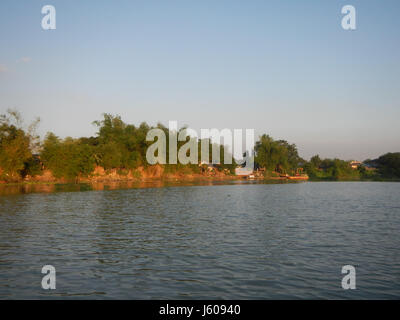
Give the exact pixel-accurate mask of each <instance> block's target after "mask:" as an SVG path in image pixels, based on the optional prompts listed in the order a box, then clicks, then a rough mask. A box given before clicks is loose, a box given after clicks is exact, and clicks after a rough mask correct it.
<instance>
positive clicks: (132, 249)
mask: <svg viewBox="0 0 400 320" xmlns="http://www.w3.org/2000/svg"><path fill="white" fill-rule="evenodd" d="M2 188H3V189H2V192H0V298H1V299H32V298H39V299H58V298H79V299H81V298H90V299H110V298H112V299H114V298H119V299H399V298H400V238H399V231H400V183H380V182H318V183H317V182H307V183H291V184H262V183H243V182H234V183H230V184H222V185H221V184H216V185H193V186H161V187H160V186H154V187H152V186H151V185H148V186H147V188H122V189H118V188H110V189H112V190H100V191H93V190H92V188H86V189H85V188H83V189H82V188H81V189H80V190H81V191H76V188H75V189H74V188H72V189H73V190H75V192H68V191H70V190H64V189H62V188H58V189H57V190H54V188H53V189H51V188H50V190H47V191H48V192H42V193H29V192H28V193H24V192H23V191H20V190H19V189H18V188H20V187H17V189H18V190H19V191H18V190H17V192H16V191H15V188H16V187H15V186H14V187H10V188H14V189H13V190H14V191H12V192H11V191H10V192H7V189H6V188H7V187H2ZM70 189H71V188H70ZM106 189H107V188H106ZM84 190H91V191H84ZM45 191H46V190H45ZM53 191H56V192H53ZM44 265H52V266H54V267H55V269H56V289H55V290H44V289H42V287H41V281H42V277H43V276H44V274H42V273H41V270H42V267H43V266H44ZM344 265H352V266H354V267H355V270H356V289H355V290H344V289H343V288H342V285H341V282H342V277H343V276H345V275H343V274H342V273H341V270H342V267H343V266H344Z"/></svg>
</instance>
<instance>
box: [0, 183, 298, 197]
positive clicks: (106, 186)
mask: <svg viewBox="0 0 400 320" xmlns="http://www.w3.org/2000/svg"><path fill="white" fill-rule="evenodd" d="M264 183H268V184H282V183H299V182H293V181H282V180H275V181H254V180H253V181H251V180H250V181H248V180H221V181H218V180H193V181H178V180H176V181H173V180H148V181H115V182H93V183H63V184H57V183H56V184H53V183H30V184H29V183H27V184H3V185H2V184H0V196H6V195H17V194H27V193H52V192H74V191H100V190H118V189H133V188H139V189H142V188H161V187H172V186H213V185H221V184H223V185H229V184H264Z"/></svg>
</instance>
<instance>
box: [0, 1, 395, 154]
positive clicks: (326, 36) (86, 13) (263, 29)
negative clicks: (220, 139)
mask: <svg viewBox="0 0 400 320" xmlns="http://www.w3.org/2000/svg"><path fill="white" fill-rule="evenodd" d="M47 4H51V5H53V6H54V7H55V8H56V18H57V29H56V30H48V31H45V30H42V28H41V19H42V17H43V15H42V14H41V8H42V6H44V5H47ZM346 4H351V5H353V6H354V7H355V8H356V14H357V30H355V31H345V30H343V29H342V27H341V18H342V14H341V8H342V6H344V5H346ZM399 57H400V2H399V1H396V0H393V1H389V0H383V1H377V0H375V1H368V0H363V1H356V0H348V1H337V0H318V1H317V0H307V1H306V0H303V1H294V0H293V1H289V0H282V1H266V0H263V1H256V0H249V1H236V0H230V1H224V0H219V1H211V0H210V1H208V0H202V1H200V0H191V1H187V0H186V1H183V0H180V1H176V0H163V1H153V0H148V1H144V0H143V1H57V0H48V1H34V0H29V1H28V0H25V1H8V0H2V1H1V2H0V113H4V112H5V111H6V109H8V108H17V109H18V110H19V111H21V112H22V114H23V115H24V118H25V119H26V120H27V122H29V121H30V120H32V119H33V118H34V117H35V116H40V117H41V119H42V122H41V124H40V128H39V133H40V134H42V136H44V134H45V133H46V132H47V131H53V132H55V133H56V134H58V135H59V136H61V137H66V136H73V137H78V136H88V135H93V134H94V133H95V131H96V129H95V127H93V126H92V125H91V122H92V121H93V120H97V119H100V118H101V114H102V113H104V112H108V113H113V114H119V115H121V116H122V118H123V119H124V120H125V121H126V122H129V123H134V124H139V123H140V122H142V121H146V122H148V123H150V124H156V123H157V122H159V121H160V122H162V123H164V124H167V123H168V120H178V124H179V125H184V124H187V125H189V126H191V127H192V128H194V129H196V130H199V129H200V128H214V127H215V128H219V129H222V128H231V129H234V128H243V129H245V128H254V129H255V130H256V133H257V134H261V133H268V134H270V135H271V136H273V137H274V138H276V139H285V140H288V141H289V142H292V143H296V144H297V146H298V148H299V151H300V154H301V155H302V156H303V157H305V158H309V157H310V156H312V155H314V154H320V155H321V156H323V157H340V158H343V159H360V160H363V159H366V158H374V157H377V156H379V155H381V154H383V153H385V152H389V151H393V152H394V151H400V126H399V124H398V123H399V119H400V80H399V75H400V61H399Z"/></svg>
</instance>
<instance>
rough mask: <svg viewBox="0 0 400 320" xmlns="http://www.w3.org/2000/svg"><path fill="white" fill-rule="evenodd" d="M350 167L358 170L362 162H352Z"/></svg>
mask: <svg viewBox="0 0 400 320" xmlns="http://www.w3.org/2000/svg"><path fill="white" fill-rule="evenodd" d="M350 166H351V167H352V168H353V169H358V167H359V166H361V162H360V161H351V162H350Z"/></svg>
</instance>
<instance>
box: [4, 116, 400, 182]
mask: <svg viewBox="0 0 400 320" xmlns="http://www.w3.org/2000/svg"><path fill="white" fill-rule="evenodd" d="M38 123H39V119H38V120H36V121H34V122H33V123H32V124H30V125H29V126H28V127H25V126H24V125H23V121H22V117H21V115H20V114H19V113H18V112H17V111H14V110H9V111H8V112H7V114H2V115H0V180H3V181H7V182H12V181H20V180H21V179H23V178H24V177H26V176H28V175H29V176H35V175H40V174H41V173H42V172H43V170H44V169H48V170H50V171H51V172H52V174H53V175H54V176H55V177H56V178H64V179H68V180H72V179H77V178H79V177H86V176H89V175H90V174H92V172H93V170H94V168H95V167H96V166H101V167H103V168H104V169H105V170H112V169H117V170H118V172H119V173H121V174H124V173H127V172H128V171H129V170H132V169H136V168H138V167H146V166H148V163H147V161H146V150H147V148H148V147H149V145H151V144H152V142H149V141H146V135H147V133H148V132H149V130H150V129H152V128H159V129H162V130H163V131H164V132H165V134H166V136H167V137H168V135H169V130H168V128H166V127H165V126H163V125H162V124H158V125H157V126H156V127H151V126H149V125H148V124H147V123H145V122H143V123H141V124H140V125H139V126H135V125H132V124H127V123H125V122H123V121H122V119H121V117H120V116H114V115H111V114H104V115H103V119H101V120H98V121H94V122H93V124H94V125H95V126H96V127H97V128H98V131H97V133H96V135H95V136H94V137H81V138H71V137H67V138H65V139H61V138H59V137H58V136H56V135H55V134H54V133H52V132H50V133H48V134H47V135H46V136H45V138H44V140H43V141H41V140H40V139H39V136H38V135H37V134H35V131H36V128H37V125H38ZM183 129H185V128H181V129H179V130H183ZM188 138H189V137H188ZM168 141H169V139H167V143H168ZM200 142H201V141H200V140H199V141H198V146H199V155H200ZM185 143H186V142H185V141H178V149H179V147H180V146H182V145H183V144H185ZM211 147H212V145H211V143H210V157H211ZM219 148H220V154H221V156H222V157H223V155H224V146H223V145H220V146H219ZM168 150H169V148H168V146H167V157H169V155H168ZM210 162H211V158H210ZM254 163H255V168H256V169H259V168H263V169H265V175H266V177H268V176H270V175H271V174H282V173H283V174H294V173H295V172H298V169H300V168H301V169H303V170H304V172H305V173H307V174H308V175H309V176H310V178H311V179H319V180H340V179H362V178H371V179H374V178H394V179H398V178H400V153H388V154H385V155H383V156H381V157H379V158H378V159H374V160H366V161H364V163H363V164H362V165H361V166H359V167H358V168H357V169H356V170H355V169H352V168H351V166H350V163H349V161H344V160H340V159H320V157H319V156H318V155H316V156H314V157H312V158H311V159H310V161H306V160H304V159H303V158H301V157H300V156H299V154H298V150H297V147H296V145H295V144H290V143H288V142H287V141H285V140H275V139H273V138H272V137H270V136H269V135H266V134H264V135H262V136H260V137H259V139H258V140H257V141H256V143H255V149H254ZM163 166H164V169H165V171H166V172H174V171H176V172H193V173H196V172H201V167H199V166H198V165H195V164H189V165H182V164H179V163H178V164H175V165H172V164H166V165H163ZM216 167H217V169H218V170H221V171H225V172H227V173H229V174H234V169H235V168H236V167H237V163H236V162H235V161H233V163H232V164H224V163H223V159H222V160H221V164H219V165H217V166H216ZM369 168H374V169H375V170H368V169H369Z"/></svg>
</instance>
